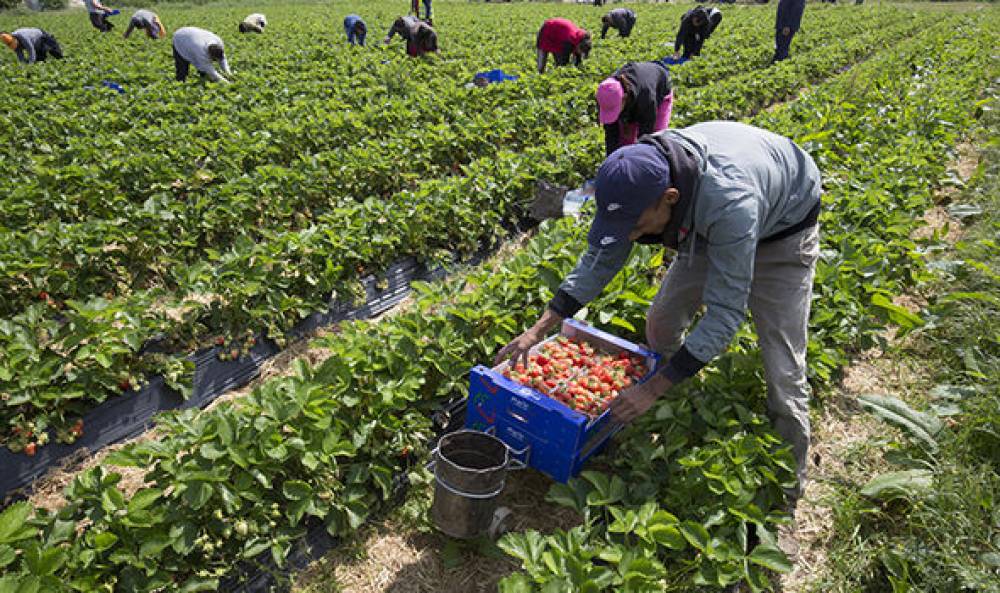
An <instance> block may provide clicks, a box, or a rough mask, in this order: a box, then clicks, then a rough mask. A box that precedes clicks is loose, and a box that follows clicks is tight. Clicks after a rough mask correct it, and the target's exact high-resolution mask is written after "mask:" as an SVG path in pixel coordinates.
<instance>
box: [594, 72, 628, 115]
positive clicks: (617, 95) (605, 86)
mask: <svg viewBox="0 0 1000 593" xmlns="http://www.w3.org/2000/svg"><path fill="white" fill-rule="evenodd" d="M624 102H625V89H623V88H622V83H620V82H618V81H617V80H616V79H614V78H605V79H604V80H602V81H601V84H599V85H597V106H598V107H599V108H600V114H599V116H598V119H599V120H600V122H601V124H602V125H607V124H613V123H615V122H616V121H618V116H619V115H621V114H622V105H623V103H624Z"/></svg>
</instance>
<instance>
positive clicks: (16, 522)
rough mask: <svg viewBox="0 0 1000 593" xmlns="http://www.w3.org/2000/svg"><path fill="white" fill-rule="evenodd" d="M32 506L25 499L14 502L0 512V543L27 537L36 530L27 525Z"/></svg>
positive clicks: (32, 534)
mask: <svg viewBox="0 0 1000 593" xmlns="http://www.w3.org/2000/svg"><path fill="white" fill-rule="evenodd" d="M31 511H32V507H31V505H30V504H29V503H28V502H27V501H21V502H15V503H14V504H12V505H10V506H9V507H7V508H6V509H4V511H3V513H0V544H9V543H13V542H16V541H20V540H23V539H28V538H29V537H34V535H35V533H36V532H37V531H38V530H37V529H35V528H34V527H31V526H30V525H27V524H26V522H27V520H28V517H29V516H31Z"/></svg>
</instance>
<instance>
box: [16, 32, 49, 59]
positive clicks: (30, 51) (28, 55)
mask: <svg viewBox="0 0 1000 593" xmlns="http://www.w3.org/2000/svg"><path fill="white" fill-rule="evenodd" d="M11 36H12V37H14V38H15V39H17V50H16V51H15V53H16V54H17V59H18V60H20V61H21V62H24V63H25V64H34V63H35V60H37V59H38V54H37V52H36V48H37V47H38V44H39V43H41V41H42V38H44V37H45V31H42V30H41V29H37V28H35V27H25V28H23V29H18V30H16V31H13V32H11Z"/></svg>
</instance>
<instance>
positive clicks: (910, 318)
mask: <svg viewBox="0 0 1000 593" xmlns="http://www.w3.org/2000/svg"><path fill="white" fill-rule="evenodd" d="M872 305H874V306H876V307H878V308H880V309H882V310H884V311H885V312H886V313H887V314H888V315H889V320H890V321H891V322H892V323H895V324H896V325H898V326H899V327H901V328H903V329H912V328H914V327H920V326H921V325H923V324H924V320H923V319H921V318H920V316H919V315H914V314H913V313H911V312H910V311H909V310H908V309H906V308H905V307H901V306H899V305H897V304H895V303H893V302H892V301H890V300H889V299H888V297H886V296H885V295H883V294H880V293H875V294H873V295H872Z"/></svg>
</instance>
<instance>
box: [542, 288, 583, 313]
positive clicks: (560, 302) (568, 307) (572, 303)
mask: <svg viewBox="0 0 1000 593" xmlns="http://www.w3.org/2000/svg"><path fill="white" fill-rule="evenodd" d="M582 308H583V305H582V304H581V303H580V301H578V300H576V299H575V298H573V297H572V296H570V294H569V293H568V292H566V291H565V290H562V289H559V291H558V292H556V296H554V297H552V300H551V301H549V309H552V310H553V311H555V312H556V313H557V314H558V315H559V316H560V317H562V318H563V319H569V318H570V317H572V316H574V315H576V312H577V311H579V310H580V309H582Z"/></svg>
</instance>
